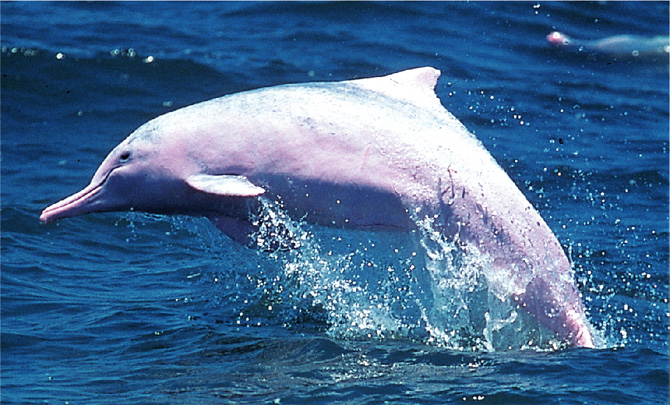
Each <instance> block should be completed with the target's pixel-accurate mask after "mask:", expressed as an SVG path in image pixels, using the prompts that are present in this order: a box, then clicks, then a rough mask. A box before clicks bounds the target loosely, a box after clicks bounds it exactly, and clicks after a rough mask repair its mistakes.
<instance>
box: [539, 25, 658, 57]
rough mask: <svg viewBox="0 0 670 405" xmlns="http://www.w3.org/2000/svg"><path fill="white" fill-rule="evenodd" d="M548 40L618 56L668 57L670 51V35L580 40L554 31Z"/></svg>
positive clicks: (574, 47) (557, 44)
mask: <svg viewBox="0 0 670 405" xmlns="http://www.w3.org/2000/svg"><path fill="white" fill-rule="evenodd" d="M547 42H549V44H550V45H552V46H556V47H559V48H570V49H576V50H579V51H586V52H597V53H602V54H606V55H611V56H618V57H653V56H663V55H665V56H666V58H667V56H668V54H669V52H670V37H668V36H663V35H658V36H655V37H641V36H637V35H615V36H611V37H606V38H602V39H597V40H580V39H573V38H571V37H569V36H567V35H566V34H564V33H562V32H558V31H554V32H552V33H550V34H549V35H547Z"/></svg>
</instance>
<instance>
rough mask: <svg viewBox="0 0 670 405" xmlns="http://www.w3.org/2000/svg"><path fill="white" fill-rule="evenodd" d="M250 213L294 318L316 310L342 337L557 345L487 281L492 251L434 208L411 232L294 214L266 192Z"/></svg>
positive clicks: (477, 346) (488, 347) (471, 346)
mask: <svg viewBox="0 0 670 405" xmlns="http://www.w3.org/2000/svg"><path fill="white" fill-rule="evenodd" d="M253 221H254V224H255V225H256V226H257V227H258V232H257V234H256V235H255V238H254V239H255V240H256V244H257V246H256V247H257V251H258V254H259V255H262V256H264V257H267V258H268V260H269V261H270V263H272V265H273V266H276V268H277V269H278V272H279V275H278V276H277V277H276V278H275V279H274V281H272V282H271V283H270V284H272V285H273V287H272V286H271V287H270V288H274V293H273V296H272V298H271V300H272V303H273V305H274V307H273V309H275V314H279V313H281V314H282V316H284V317H285V318H286V319H285V322H284V323H285V324H286V325H288V326H291V325H292V324H293V322H294V321H295V317H296V316H297V315H296V314H297V313H300V314H303V315H304V313H305V312H311V313H312V314H315V316H316V317H317V318H318V317H325V322H326V324H327V333H328V334H330V335H331V336H334V337H338V338H343V339H370V338H374V339H408V338H409V339H413V340H417V341H421V342H425V343H427V344H430V345H436V346H440V347H447V348H451V349H455V350H468V351H471V350H485V351H494V350H508V349H522V348H534V349H549V350H553V349H555V348H557V347H559V343H558V341H557V340H555V339H554V337H553V334H551V333H550V332H546V331H543V330H542V328H540V326H539V325H538V323H537V322H536V321H535V320H534V319H533V318H532V317H530V316H529V315H527V314H526V313H525V312H524V311H521V310H517V308H516V306H515V305H514V304H513V303H512V300H511V299H510V298H509V297H510V294H507V293H505V291H507V290H506V289H505V287H504V285H503V286H502V287H496V288H495V289H493V288H490V287H489V283H487V279H488V280H489V281H491V277H494V274H492V268H491V267H492V266H490V264H489V260H488V258H487V257H486V256H485V255H483V254H482V253H480V252H479V251H478V250H477V249H476V248H473V247H465V246H462V245H461V244H460V243H459V242H458V238H455V239H454V238H447V237H445V236H444V235H443V234H442V233H441V232H439V230H437V229H436V228H437V227H436V226H435V225H434V222H433V221H434V219H433V218H430V217H425V218H422V217H419V216H417V218H415V222H416V224H417V228H416V229H415V230H414V231H412V232H408V233H393V232H365V231H351V230H343V229H334V228H327V227H320V226H315V225H310V224H307V223H306V222H303V221H295V220H292V219H291V218H289V216H288V214H287V213H286V212H285V211H283V209H282V207H281V204H280V203H276V202H274V203H273V202H269V201H267V200H265V201H263V204H262V209H261V211H260V213H259V214H258V215H257V216H256V217H255V218H254V219H253ZM509 282H510V283H511V281H509ZM495 283H497V284H496V285H498V284H499V283H500V280H496V281H495ZM265 287H266V288H267V285H266V286H265ZM508 287H509V289H511V288H513V287H512V286H508ZM278 307H281V308H284V311H276V309H277V308H278Z"/></svg>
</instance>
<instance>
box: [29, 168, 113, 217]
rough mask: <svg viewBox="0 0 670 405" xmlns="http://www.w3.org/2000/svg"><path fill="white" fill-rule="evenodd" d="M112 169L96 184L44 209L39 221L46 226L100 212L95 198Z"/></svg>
mask: <svg viewBox="0 0 670 405" xmlns="http://www.w3.org/2000/svg"><path fill="white" fill-rule="evenodd" d="M114 169H115V168H114ZM114 169H112V170H110V171H109V173H107V175H106V176H105V177H104V178H103V179H102V180H100V181H99V182H98V183H95V184H93V183H91V184H89V185H88V186H86V187H85V188H84V189H83V190H81V191H79V192H78V193H75V194H72V195H71V196H69V197H67V198H65V199H63V200H61V201H58V202H57V203H55V204H52V205H50V206H48V207H47V208H45V209H44V211H42V214H41V215H40V221H42V222H43V223H45V224H46V223H49V222H53V221H55V220H58V219H61V218H70V217H76V216H77V215H84V214H89V213H91V212H98V211H100V207H96V206H95V202H96V200H97V199H96V197H97V195H98V194H99V193H100V190H102V186H103V185H104V184H105V182H106V181H107V179H108V178H109V176H110V174H111V173H112V171H113V170H114Z"/></svg>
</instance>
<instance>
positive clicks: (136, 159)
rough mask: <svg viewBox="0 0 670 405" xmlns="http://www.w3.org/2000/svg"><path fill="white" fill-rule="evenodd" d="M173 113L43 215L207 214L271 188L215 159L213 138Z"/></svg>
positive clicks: (124, 145) (128, 142) (48, 218)
mask: <svg viewBox="0 0 670 405" xmlns="http://www.w3.org/2000/svg"><path fill="white" fill-rule="evenodd" d="M171 115H174V114H167V115H165V116H163V117H166V118H167V119H166V118H161V117H159V118H158V119H155V120H153V121H150V122H148V123H146V124H144V125H143V126H141V127H140V128H138V129H137V130H136V131H135V132H133V133H132V134H131V135H130V136H129V137H128V138H126V139H125V140H124V141H123V142H121V143H120V144H119V145H118V146H117V147H116V148H114V149H113V150H112V151H111V152H110V153H109V155H108V156H107V157H106V158H105V160H104V161H103V162H102V164H101V165H100V167H99V168H98V170H97V171H96V172H95V174H94V175H93V179H92V180H91V183H90V184H89V185H88V186H87V187H85V188H84V189H83V190H81V191H80V192H78V193H76V194H73V195H71V196H70V197H68V198H65V199H64V200H62V201H59V202H57V203H55V204H53V205H51V206H49V207H47V208H46V209H45V210H44V211H43V212H42V215H41V216H40V220H41V221H42V222H45V223H47V222H52V221H55V220H57V219H61V218H68V217H74V216H79V215H84V214H88V213H93V212H108V211H129V210H134V211H142V212H150V213H156V214H204V215H207V214H209V213H214V212H219V211H222V210H229V209H230V208H231V205H235V204H236V202H237V201H240V200H241V199H243V198H246V197H254V196H257V195H260V194H262V193H263V192H264V191H265V190H264V189H262V188H260V187H258V186H256V185H254V184H252V183H251V182H250V181H249V180H248V179H247V178H246V177H244V176H243V175H241V173H239V170H237V168H236V167H235V166H228V165H227V164H219V165H218V166H217V165H215V164H214V163H215V162H213V161H212V159H216V158H217V156H218V155H217V154H212V153H208V152H207V151H208V148H207V147H206V146H205V147H203V146H202V145H207V144H208V142H207V141H206V140H203V136H202V131H200V130H199V129H197V127H194V126H188V125H186V126H184V125H175V121H176V120H175V117H171ZM176 118H179V117H178V116H177V117H176ZM203 150H204V151H205V152H204V154H205V155H207V156H205V157H203V152H202V151H203ZM224 160H225V159H224Z"/></svg>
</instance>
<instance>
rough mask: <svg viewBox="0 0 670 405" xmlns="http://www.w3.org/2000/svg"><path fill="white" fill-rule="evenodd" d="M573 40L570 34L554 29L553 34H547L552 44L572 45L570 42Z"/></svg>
mask: <svg viewBox="0 0 670 405" xmlns="http://www.w3.org/2000/svg"><path fill="white" fill-rule="evenodd" d="M571 41H572V38H570V37H569V36H567V35H565V34H564V33H562V32H558V31H554V32H552V33H551V34H549V35H547V42H549V44H550V45H552V46H558V47H562V46H568V45H570V42H571Z"/></svg>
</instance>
